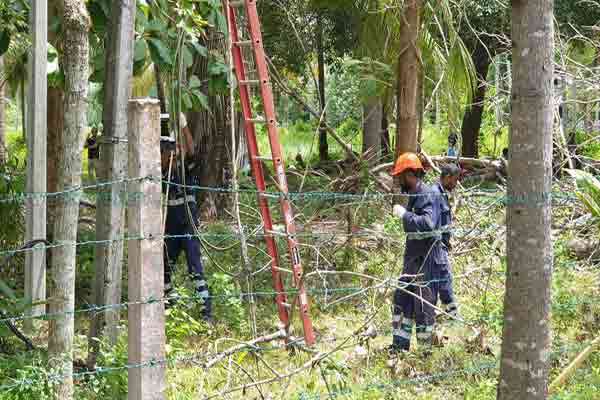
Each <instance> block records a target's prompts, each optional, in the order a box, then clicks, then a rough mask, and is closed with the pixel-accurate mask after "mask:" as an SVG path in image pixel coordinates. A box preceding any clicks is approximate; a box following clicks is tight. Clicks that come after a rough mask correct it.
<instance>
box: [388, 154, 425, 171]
mask: <svg viewBox="0 0 600 400" xmlns="http://www.w3.org/2000/svg"><path fill="white" fill-rule="evenodd" d="M409 169H411V170H415V171H425V169H424V168H423V164H421V160H420V159H419V157H418V156H417V155H416V154H415V153H403V154H402V155H400V157H398V159H397V160H396V165H394V170H393V171H392V175H393V176H396V175H400V174H401V173H403V172H404V171H406V170H409Z"/></svg>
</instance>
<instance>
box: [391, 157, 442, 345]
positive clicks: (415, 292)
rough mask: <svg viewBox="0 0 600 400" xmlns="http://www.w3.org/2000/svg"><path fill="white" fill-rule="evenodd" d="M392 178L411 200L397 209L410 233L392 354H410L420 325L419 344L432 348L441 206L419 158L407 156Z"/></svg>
mask: <svg viewBox="0 0 600 400" xmlns="http://www.w3.org/2000/svg"><path fill="white" fill-rule="evenodd" d="M392 175H394V176H397V177H398V179H399V180H400V185H401V187H402V190H403V192H405V193H407V194H408V196H409V201H408V205H407V206H406V208H405V207H403V206H401V205H399V204H397V205H395V206H394V215H395V216H396V217H398V218H400V219H401V220H402V225H403V226H404V231H405V232H406V235H407V237H406V249H405V252H404V268H403V271H402V277H401V278H400V282H399V288H397V289H396V291H395V293H394V306H393V317H392V318H393V319H392V328H393V343H392V346H391V348H390V350H391V352H392V353H397V352H400V351H408V350H410V339H411V336H412V329H413V326H414V325H415V322H416V330H417V342H418V343H419V344H420V345H424V346H425V347H426V348H429V347H430V346H431V343H432V337H433V326H434V323H435V309H434V304H435V302H436V300H437V292H438V284H437V282H436V280H435V276H436V272H435V268H436V262H437V261H440V260H441V257H442V256H443V254H441V252H442V248H441V232H440V220H441V218H440V215H441V214H440V202H439V201H437V200H436V193H435V191H434V190H433V188H431V187H429V186H427V185H426V184H425V183H424V182H423V180H422V179H423V176H424V175H425V170H424V168H423V165H422V163H421V161H420V160H419V157H418V156H417V155H416V154H414V153H404V154H402V155H401V156H400V157H398V159H397V160H396V164H395V166H394V170H393V172H392Z"/></svg>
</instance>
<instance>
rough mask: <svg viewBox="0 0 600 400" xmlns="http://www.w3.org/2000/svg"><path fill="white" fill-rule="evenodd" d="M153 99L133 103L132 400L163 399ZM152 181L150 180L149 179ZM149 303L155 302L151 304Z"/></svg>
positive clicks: (129, 261)
mask: <svg viewBox="0 0 600 400" xmlns="http://www.w3.org/2000/svg"><path fill="white" fill-rule="evenodd" d="M158 103H159V101H158V100H155V99H136V100H130V101H129V111H128V112H129V117H128V127H129V129H128V131H129V167H128V169H129V177H130V178H139V179H135V180H134V181H133V182H131V183H130V184H129V201H128V212H127V219H128V220H127V222H128V231H129V235H130V236H133V237H141V238H140V239H139V240H130V241H129V243H128V252H127V265H128V276H129V282H128V284H129V287H128V288H129V290H128V295H129V302H130V304H131V305H130V306H129V307H128V317H129V335H128V336H129V347H128V352H129V357H128V359H129V364H130V365H148V367H146V368H131V369H129V372H128V377H129V380H128V385H129V386H128V387H129V390H128V393H127V398H128V399H129V400H164V399H165V398H166V396H165V389H166V386H167V384H166V365H165V364H164V363H157V364H156V365H153V366H151V365H150V364H149V363H151V362H152V361H156V360H164V358H165V341H166V334H165V305H164V302H162V301H160V299H162V297H163V295H164V294H163V293H164V265H163V251H164V250H163V239H162V235H163V232H162V216H161V206H160V199H161V183H160V178H161V170H160V106H159V104H158ZM145 178H152V179H145ZM151 299H155V300H156V301H154V302H151V301H150V300H151Z"/></svg>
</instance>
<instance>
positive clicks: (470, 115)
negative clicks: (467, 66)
mask: <svg viewBox="0 0 600 400" xmlns="http://www.w3.org/2000/svg"><path fill="white" fill-rule="evenodd" d="M472 57H473V64H474V65H475V73H476V75H477V82H478V85H477V89H476V90H475V93H474V96H473V103H472V104H471V106H470V107H468V108H467V110H466V111H465V115H464V116H463V122H462V128H461V136H462V150H461V155H462V156H464V157H473V158H478V157H479V132H480V131H481V121H482V119H483V110H484V106H485V93H486V90H487V83H486V79H487V74H488V70H489V68H490V64H491V62H492V60H491V59H490V57H489V54H488V52H487V50H486V49H485V48H484V47H483V45H482V44H479V45H478V46H477V48H476V49H475V51H474V52H473V54H472Z"/></svg>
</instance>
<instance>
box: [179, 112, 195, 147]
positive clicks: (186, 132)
mask: <svg viewBox="0 0 600 400" xmlns="http://www.w3.org/2000/svg"><path fill="white" fill-rule="evenodd" d="M179 127H180V128H181V132H182V133H183V141H184V149H183V150H184V154H185V156H186V157H191V156H192V155H193V154H194V140H193V139H192V132H191V131H190V128H189V127H188V125H187V120H186V118H185V114H183V113H180V114H179Z"/></svg>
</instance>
